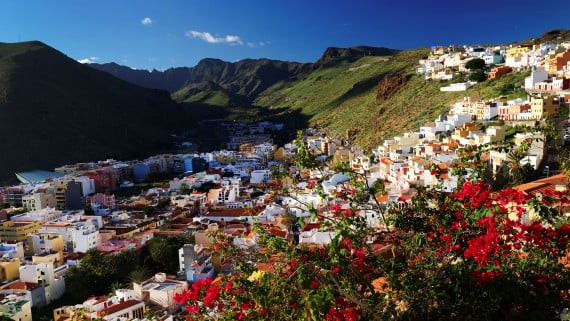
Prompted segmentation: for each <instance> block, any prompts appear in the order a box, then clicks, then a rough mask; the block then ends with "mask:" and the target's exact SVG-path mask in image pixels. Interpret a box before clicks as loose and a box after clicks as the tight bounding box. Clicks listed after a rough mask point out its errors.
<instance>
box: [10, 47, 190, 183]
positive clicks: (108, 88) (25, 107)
mask: <svg viewBox="0 0 570 321" xmlns="http://www.w3.org/2000/svg"><path fill="white" fill-rule="evenodd" d="M181 116H182V114H181V109H180V107H179V106H177V105H176V104H174V103H173V102H172V100H171V99H170V97H169V95H168V93H167V92H165V91H159V90H149V89H144V88H141V87H138V86H135V85H133V84H130V83H128V82H125V81H123V80H119V79H117V78H115V77H113V76H111V75H109V74H107V73H104V72H100V71H97V70H95V69H93V68H90V67H88V66H84V65H81V64H80V63H77V62H76V61H75V60H73V59H71V58H69V57H67V56H65V55H64V54H62V53H61V52H59V51H57V50H55V49H53V48H51V47H49V46H47V45H45V44H43V43H41V42H23V43H0V124H2V125H1V126H0V137H4V141H3V144H2V147H3V152H2V157H0V169H1V170H0V181H3V180H6V179H7V178H12V177H13V173H14V172H15V171H23V170H30V169H36V168H42V169H49V168H52V167H54V166H58V165H62V164H64V163H71V162H75V161H92V160H97V159H103V158H105V157H118V158H130V157H135V156H141V155H144V154H148V153H151V152H153V151H156V150H159V149H161V148H163V147H165V146H166V144H167V143H168V141H169V134H170V133H171V131H172V130H175V129H176V128H178V127H179V126H180V123H179V120H180V119H181Z"/></svg>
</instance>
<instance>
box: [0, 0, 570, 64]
mask: <svg viewBox="0 0 570 321" xmlns="http://www.w3.org/2000/svg"><path fill="white" fill-rule="evenodd" d="M569 13H570V0H548V1H536V0H518V1H515V0H502V1H461V0H453V1H450V0H444V1H443V0H442V1H437V0H415V1H412V0H392V1H385V0H376V1H374V0H156V1H151V0H67V1H63V0H0V42H16V41H19V40H20V41H25V40H40V41H43V42H45V43H47V44H48V45H50V46H52V47H55V48H56V49H58V50H60V51H62V52H64V53H65V54H67V55H68V56H70V57H72V58H74V59H77V60H82V59H90V60H91V61H96V62H100V63H104V62H111V61H114V62H117V63H119V64H123V65H128V66H131V67H134V68H144V69H152V68H156V69H161V70H162V69H166V68H169V67H173V66H193V65H195V64H196V63H197V62H198V61H199V60H200V59H202V58H205V57H214V58H220V59H224V60H228V61H236V60H240V59H243V58H260V57H267V58H273V59H282V60H294V61H301V62H313V61H315V60H317V59H318V58H319V57H320V55H321V54H322V52H323V51H324V50H325V49H326V47H330V46H337V47H349V46H355V45H370V46H384V47H391V48H399V49H406V48H416V47H424V46H431V45H438V44H442V45H444V44H452V43H453V44H471V43H506V42H511V41H517V40H525V39H527V38H529V37H533V36H539V35H540V34H542V33H543V32H545V31H547V30H549V29H554V28H564V29H570V19H568V14H569Z"/></svg>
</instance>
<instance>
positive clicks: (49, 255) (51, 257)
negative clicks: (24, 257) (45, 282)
mask: <svg viewBox="0 0 570 321" xmlns="http://www.w3.org/2000/svg"><path fill="white" fill-rule="evenodd" d="M32 262H33V263H53V267H54V268H56V267H58V266H61V265H62V264H63V252H62V251H59V252H46V253H45V254H40V255H34V256H32Z"/></svg>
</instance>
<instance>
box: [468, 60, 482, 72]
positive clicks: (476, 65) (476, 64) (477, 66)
mask: <svg viewBox="0 0 570 321" xmlns="http://www.w3.org/2000/svg"><path fill="white" fill-rule="evenodd" d="M465 68H467V69H469V70H482V69H484V68H485V60H483V59H481V58H475V59H471V60H469V61H468V62H467V63H466V64H465Z"/></svg>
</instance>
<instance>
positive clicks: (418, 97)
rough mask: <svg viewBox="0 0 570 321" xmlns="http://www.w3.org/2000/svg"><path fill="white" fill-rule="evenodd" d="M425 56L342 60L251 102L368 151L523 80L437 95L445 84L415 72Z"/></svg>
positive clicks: (420, 52) (423, 52)
mask: <svg viewBox="0 0 570 321" xmlns="http://www.w3.org/2000/svg"><path fill="white" fill-rule="evenodd" d="M427 54H428V50H427V49H416V50H406V51H402V52H399V53H396V54H395V55H393V56H385V57H363V58H360V59H358V60H357V61H355V62H347V61H341V62H339V63H337V64H333V65H329V66H328V67H324V68H319V69H317V70H315V71H313V72H311V73H310V74H308V75H307V76H306V77H305V78H304V79H300V80H296V81H289V82H280V83H278V84H276V85H274V86H272V87H271V88H269V89H268V90H266V91H265V92H263V93H262V94H261V95H260V96H259V97H258V98H257V100H256V101H255V102H254V104H255V105H257V106H263V107H265V108H269V109H276V108H277V109H283V110H287V111H297V112H299V113H300V114H301V115H303V116H304V117H306V118H307V119H308V122H309V124H311V125H314V126H320V127H324V128H327V129H328V130H329V132H331V133H332V134H335V135H339V136H343V137H345V135H347V134H349V136H350V137H351V138H355V139H356V141H357V142H358V143H359V144H361V145H363V146H366V147H373V146H375V145H377V144H378V143H380V142H381V141H382V140H383V139H386V138H388V137H390V136H393V135H395V134H398V133H401V132H404V131H408V130H417V129H418V128H419V126H420V125H421V124H423V123H424V122H426V121H431V120H433V119H434V118H436V117H437V116H438V115H440V114H441V113H443V112H445V111H447V110H448V109H449V104H450V103H451V102H453V101H454V100H457V99H460V98H462V97H464V96H476V97H479V96H482V97H493V96H495V95H499V94H503V93H508V89H505V88H507V87H506V85H507V84H509V83H514V84H517V85H518V84H522V81H523V79H524V77H525V76H526V75H525V74H509V75H506V76H504V77H501V78H500V79H498V80H494V81H488V82H484V83H481V84H477V85H476V86H474V87H473V88H472V89H469V90H468V91H465V92H451V93H449V92H440V90H439V88H440V87H441V86H443V85H447V84H448V82H447V83H445V82H443V83H440V82H435V81H432V80H424V78H423V76H420V75H417V74H415V67H416V66H417V64H418V60H419V59H422V58H423V57H425V56H427ZM508 88H510V87H508Z"/></svg>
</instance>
